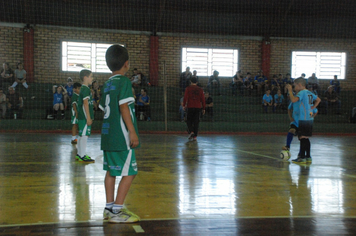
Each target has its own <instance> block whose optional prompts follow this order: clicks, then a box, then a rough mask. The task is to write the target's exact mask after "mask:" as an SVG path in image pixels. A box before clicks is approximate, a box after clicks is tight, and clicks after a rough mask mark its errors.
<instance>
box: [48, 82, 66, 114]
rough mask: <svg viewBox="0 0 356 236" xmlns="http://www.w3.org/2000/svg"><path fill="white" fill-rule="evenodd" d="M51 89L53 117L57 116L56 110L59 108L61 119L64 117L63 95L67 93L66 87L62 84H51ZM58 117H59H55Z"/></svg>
mask: <svg viewBox="0 0 356 236" xmlns="http://www.w3.org/2000/svg"><path fill="white" fill-rule="evenodd" d="M52 91H53V112H54V117H55V118H56V117H57V113H58V110H61V119H62V120H64V119H65V115H64V104H63V100H64V95H65V94H66V93H67V91H66V89H65V88H64V87H63V86H62V85H59V86H56V85H53V88H52ZM57 118H58V119H59V117H57Z"/></svg>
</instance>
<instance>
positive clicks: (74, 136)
mask: <svg viewBox="0 0 356 236" xmlns="http://www.w3.org/2000/svg"><path fill="white" fill-rule="evenodd" d="M81 86H82V85H81V84H80V83H78V82H76V83H74V84H73V95H72V98H71V102H72V117H71V124H72V125H73V126H72V141H71V143H72V144H77V143H78V140H77V134H78V109H77V108H78V98H79V93H80V87H81Z"/></svg>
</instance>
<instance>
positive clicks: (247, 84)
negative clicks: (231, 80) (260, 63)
mask: <svg viewBox="0 0 356 236" xmlns="http://www.w3.org/2000/svg"><path fill="white" fill-rule="evenodd" d="M244 85H245V88H246V89H247V90H248V94H249V95H251V92H252V90H253V88H254V87H253V85H254V83H253V78H252V77H251V73H250V72H247V74H246V78H244Z"/></svg>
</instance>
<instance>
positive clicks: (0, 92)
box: [0, 88, 6, 119]
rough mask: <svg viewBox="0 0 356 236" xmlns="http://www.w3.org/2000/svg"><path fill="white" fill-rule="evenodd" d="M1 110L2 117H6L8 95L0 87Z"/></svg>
mask: <svg viewBox="0 0 356 236" xmlns="http://www.w3.org/2000/svg"><path fill="white" fill-rule="evenodd" d="M0 110H1V118H2V119H5V115H6V95H5V93H4V90H3V89H2V88H0Z"/></svg>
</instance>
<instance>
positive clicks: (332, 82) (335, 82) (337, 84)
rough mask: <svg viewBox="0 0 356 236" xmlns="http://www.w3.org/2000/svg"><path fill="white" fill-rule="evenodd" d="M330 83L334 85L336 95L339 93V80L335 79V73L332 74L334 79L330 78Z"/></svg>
mask: <svg viewBox="0 0 356 236" xmlns="http://www.w3.org/2000/svg"><path fill="white" fill-rule="evenodd" d="M330 85H332V86H333V87H334V91H335V92H336V94H337V95H340V89H341V87H340V81H339V80H338V79H337V75H334V79H333V80H330Z"/></svg>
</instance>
